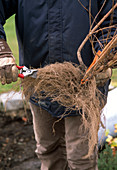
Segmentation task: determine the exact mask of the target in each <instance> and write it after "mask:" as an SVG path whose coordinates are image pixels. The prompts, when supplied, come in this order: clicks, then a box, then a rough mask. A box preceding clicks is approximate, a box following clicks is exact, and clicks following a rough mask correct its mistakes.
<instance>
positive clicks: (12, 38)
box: [0, 16, 117, 93]
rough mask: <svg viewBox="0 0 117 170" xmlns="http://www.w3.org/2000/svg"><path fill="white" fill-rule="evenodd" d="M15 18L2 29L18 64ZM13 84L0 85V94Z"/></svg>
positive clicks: (116, 72)
mask: <svg viewBox="0 0 117 170" xmlns="http://www.w3.org/2000/svg"><path fill="white" fill-rule="evenodd" d="M14 21H15V17H14V16H12V17H11V18H10V19H8V20H7V22H6V24H5V26H4V29H5V32H6V37H7V42H8V44H9V46H10V48H11V50H12V52H13V54H14V57H15V59H16V63H17V64H18V63H19V60H18V44H17V38H16V33H15V22H14ZM111 84H112V85H113V86H117V69H115V70H113V76H112V83H111ZM14 85H15V83H11V84H7V85H4V86H3V85H0V93H3V92H7V91H9V90H11V89H12V88H13V86H14Z"/></svg>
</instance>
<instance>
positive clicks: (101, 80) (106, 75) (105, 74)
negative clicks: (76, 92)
mask: <svg viewBox="0 0 117 170" xmlns="http://www.w3.org/2000/svg"><path fill="white" fill-rule="evenodd" d="M111 76H112V69H111V68H108V69H107V70H106V71H102V72H100V73H98V74H97V75H96V76H95V77H96V84H97V87H102V86H104V85H105V83H106V82H107V80H109V79H110V78H111Z"/></svg>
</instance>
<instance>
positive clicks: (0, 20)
mask: <svg viewBox="0 0 117 170" xmlns="http://www.w3.org/2000/svg"><path fill="white" fill-rule="evenodd" d="M16 11H17V0H0V38H2V39H6V35H5V32H4V28H3V25H4V24H5V22H6V20H7V19H8V18H9V17H10V16H12V15H13V14H15V13H16Z"/></svg>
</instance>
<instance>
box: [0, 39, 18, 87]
mask: <svg viewBox="0 0 117 170" xmlns="http://www.w3.org/2000/svg"><path fill="white" fill-rule="evenodd" d="M17 78H18V69H17V67H16V63H15V58H14V56H13V54H12V52H11V50H10V48H9V46H8V44H7V43H6V41H5V40H3V39H0V81H1V83H2V85H4V84H6V83H7V84H9V83H11V82H15V81H17Z"/></svg>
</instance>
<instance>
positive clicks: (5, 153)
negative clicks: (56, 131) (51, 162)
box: [0, 113, 40, 170]
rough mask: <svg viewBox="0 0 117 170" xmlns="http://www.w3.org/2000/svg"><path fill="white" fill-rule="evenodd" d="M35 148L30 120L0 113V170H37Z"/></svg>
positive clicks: (37, 162)
mask: <svg viewBox="0 0 117 170" xmlns="http://www.w3.org/2000/svg"><path fill="white" fill-rule="evenodd" d="M29 114H30V113H29ZM35 148H36V142H35V139H34V134H33V126H32V121H31V119H30V121H28V122H27V121H26V120H25V119H24V118H23V119H22V117H17V116H16V117H11V116H6V115H5V114H4V113H0V170H39V169H40V161H39V159H38V158H37V156H36V154H35Z"/></svg>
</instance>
